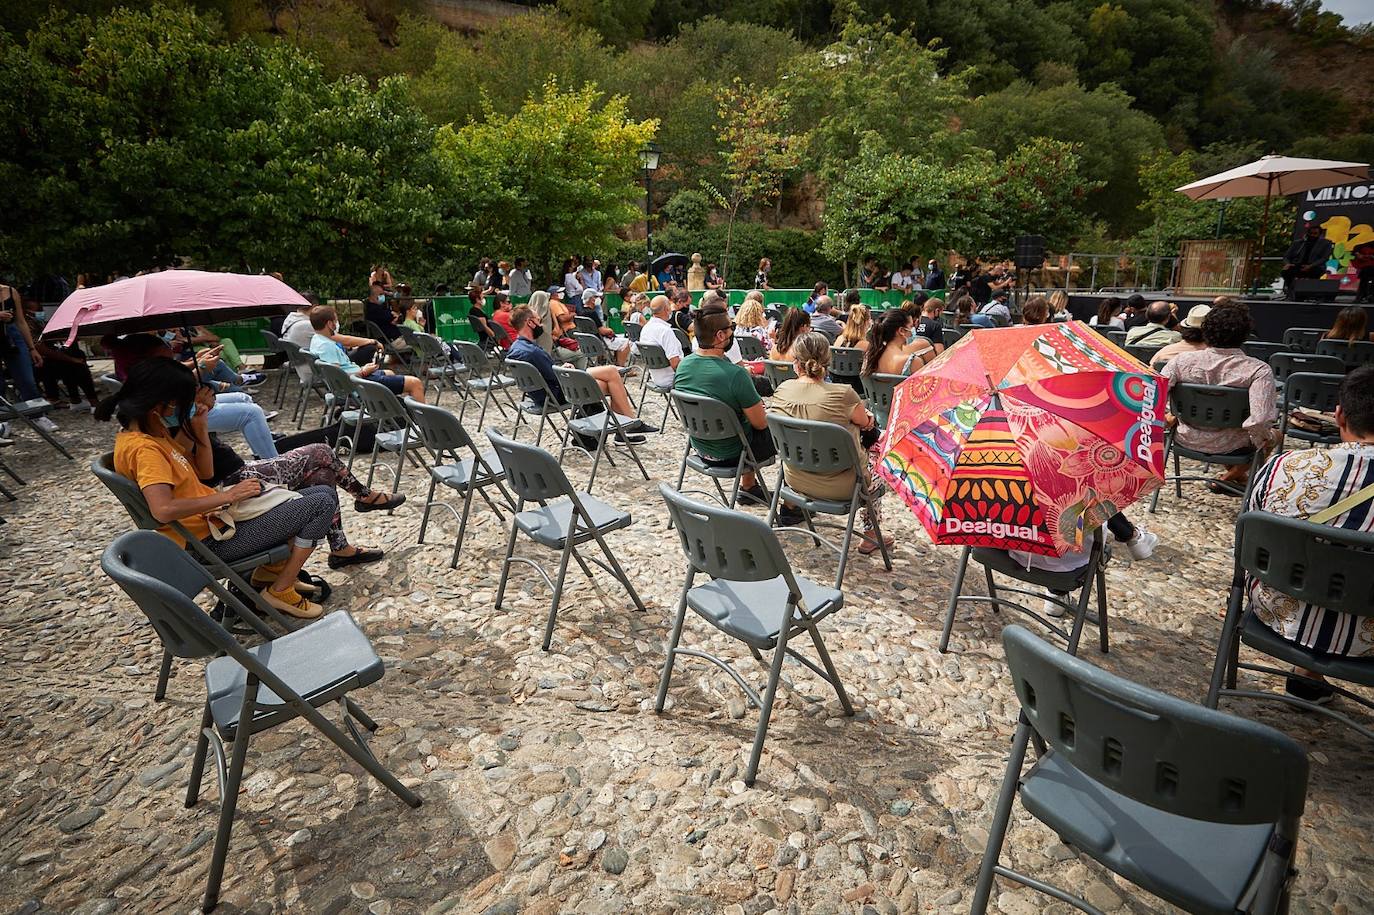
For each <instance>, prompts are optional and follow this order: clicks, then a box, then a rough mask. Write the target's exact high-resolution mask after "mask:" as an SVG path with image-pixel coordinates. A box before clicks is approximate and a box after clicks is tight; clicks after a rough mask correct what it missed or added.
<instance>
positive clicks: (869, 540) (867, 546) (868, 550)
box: [859, 534, 897, 556]
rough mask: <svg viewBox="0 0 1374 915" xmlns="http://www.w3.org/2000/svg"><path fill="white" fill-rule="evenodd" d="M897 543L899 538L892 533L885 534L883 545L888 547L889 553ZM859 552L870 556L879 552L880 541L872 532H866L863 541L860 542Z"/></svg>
mask: <svg viewBox="0 0 1374 915" xmlns="http://www.w3.org/2000/svg"><path fill="white" fill-rule="evenodd" d="M896 545H897V538H895V537H893V536H891V535H890V534H888V535H885V536H884V537H883V546H885V547H887V551H888V552H889V553H891V552H892V548H893V547H894V546H896ZM859 552H860V553H861V554H862V555H864V556H869V555H872V554H873V553H876V552H878V541H877V540H876V539H874V537H873V536H872V535H871V534H864V535H863V543H860V544H859Z"/></svg>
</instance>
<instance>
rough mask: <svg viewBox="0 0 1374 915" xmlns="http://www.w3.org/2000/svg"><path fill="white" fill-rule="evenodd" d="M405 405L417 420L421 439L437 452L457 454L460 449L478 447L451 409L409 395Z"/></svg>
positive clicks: (473, 449) (426, 445)
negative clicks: (413, 398)
mask: <svg viewBox="0 0 1374 915" xmlns="http://www.w3.org/2000/svg"><path fill="white" fill-rule="evenodd" d="M405 406H406V409H407V410H409V411H410V416H411V419H413V420H414V421H415V429H416V431H417V432H419V434H420V441H421V442H423V443H424V446H425V447H426V448H428V449H429V450H430V451H433V452H434V453H435V454H452V455H454V456H457V453H458V451H459V449H466V450H469V451H475V450H476V449H477V446H476V444H475V443H474V442H473V440H472V436H470V435H468V432H467V430H466V429H464V428H463V424H462V422H460V421H459V419H458V417H456V416H454V415H453V414H452V413H450V412H449V411H447V410H445V409H443V408H442V407H435V406H431V405H429V404H422V403H419V402H418V401H414V400H411V399H410V398H408V397H407V398H406V402H405Z"/></svg>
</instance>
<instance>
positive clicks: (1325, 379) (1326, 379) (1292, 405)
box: [1276, 372, 1345, 454]
mask: <svg viewBox="0 0 1374 915" xmlns="http://www.w3.org/2000/svg"><path fill="white" fill-rule="evenodd" d="M1344 381H1345V376H1344V375H1319V374H1316V373H1311V372H1297V373H1295V374H1292V375H1289V376H1288V379H1287V381H1286V382H1285V383H1284V385H1283V408H1282V410H1281V411H1280V413H1279V444H1278V448H1277V449H1276V452H1277V453H1278V454H1282V453H1283V452H1284V451H1285V450H1286V449H1287V447H1288V437H1289V436H1290V435H1291V436H1292V437H1293V438H1295V439H1297V440H1298V441H1302V442H1310V443H1312V444H1314V445H1338V444H1340V441H1341V436H1340V433H1339V432H1336V431H1332V432H1329V433H1328V432H1310V431H1308V430H1307V429H1299V428H1296V427H1294V426H1292V425H1291V422H1292V413H1293V411H1294V410H1310V411H1313V412H1316V413H1334V412H1335V411H1336V405H1337V404H1338V403H1339V402H1340V394H1341V384H1342V382H1344Z"/></svg>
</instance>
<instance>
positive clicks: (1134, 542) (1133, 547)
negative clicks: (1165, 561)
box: [1126, 527, 1159, 561]
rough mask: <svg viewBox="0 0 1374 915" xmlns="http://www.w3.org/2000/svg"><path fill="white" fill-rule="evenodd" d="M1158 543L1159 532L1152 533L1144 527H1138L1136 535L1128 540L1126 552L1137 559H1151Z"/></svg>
mask: <svg viewBox="0 0 1374 915" xmlns="http://www.w3.org/2000/svg"><path fill="white" fill-rule="evenodd" d="M1158 543H1159V535H1158V534H1152V533H1150V532H1149V531H1147V530H1145V528H1143V527H1137V528H1136V529H1135V536H1134V537H1132V538H1131V539H1130V540H1128V541H1126V552H1127V553H1129V554H1130V555H1131V558H1132V559H1134V560H1136V561H1140V560H1142V559H1149V558H1150V557H1151V556H1153V555H1154V552H1155V546H1156V545H1157V544H1158Z"/></svg>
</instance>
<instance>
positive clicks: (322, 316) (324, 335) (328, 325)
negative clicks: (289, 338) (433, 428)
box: [310, 305, 425, 403]
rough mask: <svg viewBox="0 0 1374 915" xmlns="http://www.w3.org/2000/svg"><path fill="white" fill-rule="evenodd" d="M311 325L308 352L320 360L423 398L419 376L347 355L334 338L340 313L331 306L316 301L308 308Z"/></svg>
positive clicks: (399, 394)
mask: <svg viewBox="0 0 1374 915" xmlns="http://www.w3.org/2000/svg"><path fill="white" fill-rule="evenodd" d="M310 326H311V327H313V328H314V329H315V336H314V337H312V338H311V340H310V352H311V353H312V354H313V355H314V356H315V358H317V359H319V360H320V361H321V362H327V363H329V364H330V365H337V366H338V367H339V368H341V369H343V370H344V371H345V372H347V373H348V374H350V375H357V376H358V377H359V378H362V379H364V380H365V381H375V382H377V383H378V384H380V385H383V386H384V387H386V389H387V390H388V391H390V392H391V393H393V394H395V395H396V396H397V397H409V398H411V399H412V400H416V401H419V402H420V403H424V402H425V385H424V382H422V381H421V380H420V379H418V378H416V377H414V376H413V375H397V374H396V373H395V372H389V371H384V370H383V369H382V367H381V366H380V365H378V364H377V363H376V362H369V363H368V364H367V365H363V366H359V365H358V364H357V363H355V362H353V360H351V359H349V358H348V354H347V353H345V352H344V348H343V344H341V343H336V342H335V341H334V339H333V338H334V335H335V334H337V333H338V332H339V316H338V314H337V313H336V312H335V311H334V309H333V308H332V307H331V306H329V305H317V306H316V307H315V308H314V309H313V310H312V311H311V312H310Z"/></svg>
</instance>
